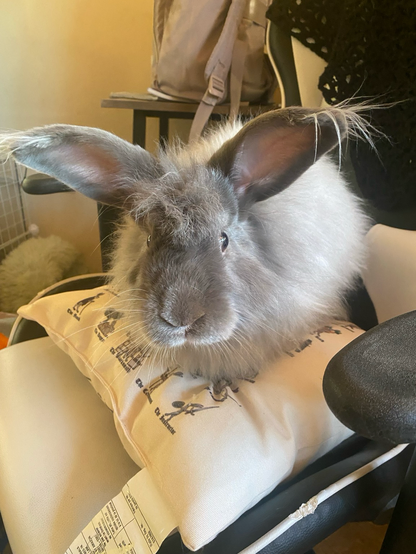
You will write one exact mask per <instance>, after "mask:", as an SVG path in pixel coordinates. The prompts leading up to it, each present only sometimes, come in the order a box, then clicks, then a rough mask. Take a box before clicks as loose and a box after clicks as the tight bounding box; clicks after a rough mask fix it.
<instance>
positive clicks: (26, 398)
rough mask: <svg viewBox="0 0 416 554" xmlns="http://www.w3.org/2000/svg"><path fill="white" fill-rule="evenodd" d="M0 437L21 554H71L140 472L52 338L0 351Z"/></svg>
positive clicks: (10, 517)
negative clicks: (108, 504)
mask: <svg viewBox="0 0 416 554" xmlns="http://www.w3.org/2000/svg"><path fill="white" fill-rule="evenodd" d="M11 391H12V393H11ZM0 438H1V440H0V512H1V514H2V518H3V520H4V524H5V527H6V529H7V534H8V536H9V541H10V545H11V548H12V551H13V554H34V553H42V554H59V553H63V552H65V550H66V549H67V548H68V546H69V545H70V544H71V542H72V541H73V540H74V538H75V537H76V536H77V535H78V533H80V531H81V530H82V529H83V528H84V527H85V525H86V524H87V523H88V522H89V521H90V520H91V518H92V517H93V516H94V515H95V514H96V513H97V512H98V511H99V510H100V509H101V508H102V507H103V505H104V504H105V503H106V502H108V501H109V500H110V499H111V498H112V497H114V496H115V495H116V494H118V492H119V491H120V490H121V488H122V487H123V486H124V484H125V483H126V482H127V481H128V479H130V478H131V477H132V476H133V475H134V474H135V473H137V471H138V467H137V466H136V464H134V462H133V461H132V460H131V459H130V457H129V456H128V455H127V454H126V453H125V451H124V449H123V447H122V445H121V443H120V440H119V438H118V436H117V433H116V431H115V427H114V424H113V417H112V413H111V411H110V410H109V409H108V408H107V407H106V406H105V405H104V403H103V402H102V401H101V400H100V398H99V397H98V396H97V395H96V393H95V392H94V390H93V388H92V387H91V386H90V384H89V383H88V381H87V379H85V378H84V377H83V376H82V374H81V373H80V372H79V371H78V369H77V368H76V367H75V365H74V364H73V362H72V360H71V359H70V358H69V357H68V356H67V355H66V354H65V353H64V352H62V351H61V350H60V349H59V348H58V347H57V346H55V345H54V344H53V343H52V341H51V340H50V339H49V337H45V338H39V339H35V340H31V341H28V342H24V343H21V344H16V345H14V346H11V347H9V348H6V349H4V350H2V351H1V352H0Z"/></svg>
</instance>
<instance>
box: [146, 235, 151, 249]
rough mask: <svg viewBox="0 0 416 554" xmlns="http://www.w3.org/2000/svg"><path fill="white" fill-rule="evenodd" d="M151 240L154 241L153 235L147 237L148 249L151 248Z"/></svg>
mask: <svg viewBox="0 0 416 554" xmlns="http://www.w3.org/2000/svg"><path fill="white" fill-rule="evenodd" d="M151 240H152V235H148V236H147V241H146V243H147V247H148V248H149V246H150V242H151Z"/></svg>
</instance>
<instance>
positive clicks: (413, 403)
mask: <svg viewBox="0 0 416 554" xmlns="http://www.w3.org/2000/svg"><path fill="white" fill-rule="evenodd" d="M415 374H416V311H413V312H409V313H406V314H403V315H401V316H398V317H396V318H394V319H390V320H388V321H386V322H384V323H382V324H380V325H378V326H377V327H374V328H373V329H371V330H370V331H368V332H367V333H365V334H364V335H361V336H359V337H358V338H356V339H355V340H354V341H352V342H351V343H350V344H348V345H347V346H346V347H344V348H343V349H342V350H341V351H340V352H338V353H337V354H336V355H335V356H334V357H333V358H332V360H331V361H330V362H329V364H328V367H327V369H326V372H325V375H324V380H323V389H324V395H325V399H326V401H327V403H328V405H329V407H330V409H331V410H332V411H333V413H334V414H335V416H336V417H337V418H338V419H339V420H340V421H341V422H342V423H344V425H347V427H349V428H350V429H353V430H354V431H355V432H357V433H359V434H360V435H363V436H365V437H368V438H372V439H376V440H386V441H390V442H391V443H393V444H400V443H408V442H416V379H415Z"/></svg>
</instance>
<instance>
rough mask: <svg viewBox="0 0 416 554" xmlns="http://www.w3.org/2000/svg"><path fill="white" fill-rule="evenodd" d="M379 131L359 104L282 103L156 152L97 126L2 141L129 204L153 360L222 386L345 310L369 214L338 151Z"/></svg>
mask: <svg viewBox="0 0 416 554" xmlns="http://www.w3.org/2000/svg"><path fill="white" fill-rule="evenodd" d="M357 126H358V127H361V128H362V130H363V132H364V134H365V133H366V129H365V123H364V122H363V120H362V119H361V117H360V116H359V115H358V112H357V111H354V109H353V108H328V109H322V110H321V109H318V110H309V109H303V108H288V109H282V110H276V111H271V112H268V113H265V114H263V115H261V116H259V117H257V118H254V119H252V120H251V121H249V122H248V123H246V124H245V125H243V124H241V123H234V124H226V125H225V126H223V127H222V128H220V129H219V130H217V131H216V132H213V133H211V135H209V136H208V137H207V138H205V139H202V140H201V141H199V142H196V143H194V144H190V145H188V146H180V147H178V146H176V147H172V148H168V149H167V150H166V151H164V150H163V149H161V151H160V153H159V155H158V156H157V157H154V156H153V155H151V154H150V153H148V152H147V151H145V150H143V149H142V148H140V147H139V146H133V145H132V144H130V143H128V142H125V141H124V140H121V139H120V138H118V137H116V136H114V135H112V134H110V133H108V132H105V131H102V130H98V129H92V128H87V127H77V126H70V125H51V126H47V127H42V128H35V129H33V130H30V131H28V132H21V133H14V134H9V135H3V136H2V137H1V143H2V145H3V147H2V149H3V150H5V149H6V150H7V151H8V152H9V153H11V155H12V156H13V157H14V158H15V159H16V160H17V161H18V162H20V163H22V164H24V165H26V166H28V167H31V168H33V169H35V170H38V171H41V172H44V173H47V174H49V175H51V176H53V177H55V178H57V179H59V180H60V181H62V182H64V183H66V184H67V185H69V186H70V187H73V188H74V189H77V190H78V191H80V192H82V193H83V194H85V195H86V196H89V197H90V198H93V199H95V200H97V201H99V202H103V203H106V204H111V205H115V206H119V207H121V208H123V209H124V210H125V214H126V215H125V219H124V221H123V222H121V226H120V230H119V233H118V238H117V241H116V247H115V253H114V258H113V266H112V271H111V278H112V286H113V287H114V288H115V290H116V292H117V294H118V300H117V302H119V304H118V308H119V310H120V311H121V312H122V313H123V314H124V318H125V323H126V328H128V329H129V332H130V334H131V336H132V338H133V339H134V340H135V341H137V343H138V344H141V345H143V346H144V347H149V348H150V349H151V351H152V356H151V357H152V359H153V361H154V362H156V363H158V362H160V363H163V364H164V365H170V364H179V365H180V366H181V367H182V369H184V370H188V371H190V372H193V373H197V374H199V375H203V376H205V377H206V378H208V379H211V380H212V381H213V382H218V381H220V380H223V379H225V380H233V379H235V378H240V377H248V376H252V375H253V374H255V373H256V372H258V371H259V370H260V369H261V368H262V367H263V366H264V365H265V364H267V363H268V362H270V361H271V360H272V359H273V358H274V357H275V356H276V355H278V354H281V353H282V352H284V351H286V350H289V349H291V348H293V347H295V346H296V345H297V344H298V343H299V341H301V340H302V339H304V338H305V336H306V335H307V334H308V333H309V332H310V331H312V330H314V329H316V328H318V327H320V326H322V325H324V324H325V323H327V322H328V321H329V320H331V319H333V318H343V317H345V306H344V297H345V293H346V292H347V291H348V290H349V289H350V288H351V287H352V286H354V283H355V282H356V279H357V276H358V275H359V273H360V270H361V268H362V266H363V263H364V258H365V247H364V245H363V242H364V241H363V238H364V235H365V234H366V232H367V230H368V226H369V222H368V220H367V218H366V216H365V214H364V213H363V211H362V209H361V207H360V201H359V200H358V199H357V198H356V197H355V196H354V194H353V193H352V192H350V190H349V189H348V187H347V184H346V181H345V179H344V177H343V176H342V174H341V172H340V170H339V167H338V163H337V162H336V161H335V162H334V161H332V159H331V158H330V157H329V156H328V155H327V153H328V152H330V151H331V150H332V149H334V148H335V149H339V148H340V145H341V141H342V140H343V139H344V138H346V137H347V136H348V134H351V132H352V133H353V134H354V133H357Z"/></svg>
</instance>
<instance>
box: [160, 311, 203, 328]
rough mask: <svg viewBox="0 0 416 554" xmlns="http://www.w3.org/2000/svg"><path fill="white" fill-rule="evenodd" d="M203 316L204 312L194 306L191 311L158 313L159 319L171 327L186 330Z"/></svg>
mask: <svg viewBox="0 0 416 554" xmlns="http://www.w3.org/2000/svg"><path fill="white" fill-rule="evenodd" d="M204 315H205V311H204V310H203V308H201V307H200V306H195V307H194V308H193V309H187V310H186V309H183V310H180V311H177V312H176V311H171V310H168V309H166V308H165V309H162V310H161V311H160V312H159V317H160V318H161V319H162V320H163V321H164V322H165V323H168V324H169V325H171V326H172V327H178V328H181V327H182V328H187V327H191V325H193V324H194V323H196V322H197V321H198V320H199V319H202V318H203V317H204Z"/></svg>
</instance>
